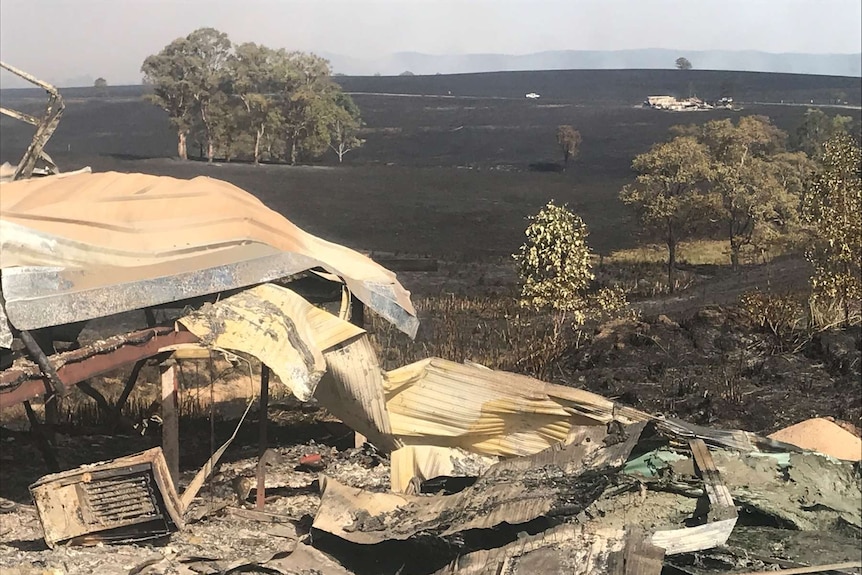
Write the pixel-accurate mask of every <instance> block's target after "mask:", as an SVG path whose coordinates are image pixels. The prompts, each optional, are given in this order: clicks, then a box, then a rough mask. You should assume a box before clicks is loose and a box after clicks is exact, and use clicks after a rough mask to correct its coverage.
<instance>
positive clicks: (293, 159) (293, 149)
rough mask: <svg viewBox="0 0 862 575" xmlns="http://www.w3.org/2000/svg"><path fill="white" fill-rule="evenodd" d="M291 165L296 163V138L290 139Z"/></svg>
mask: <svg viewBox="0 0 862 575" xmlns="http://www.w3.org/2000/svg"><path fill="white" fill-rule="evenodd" d="M290 165H291V166H295V165H296V140H295V139H294V140H291V141H290Z"/></svg>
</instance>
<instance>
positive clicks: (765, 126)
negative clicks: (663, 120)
mask: <svg viewBox="0 0 862 575" xmlns="http://www.w3.org/2000/svg"><path fill="white" fill-rule="evenodd" d="M786 139H787V134H785V133H784V132H783V131H781V130H779V129H778V128H776V127H775V126H774V125H773V124H772V122H771V121H770V120H769V118H767V117H765V116H745V117H743V118H740V119H739V121H738V122H737V124H735V125H734V123H733V122H732V121H731V120H713V121H711V122H707V123H706V124H705V125H704V126H703V128H702V136H701V140H702V142H703V143H704V144H705V145H706V146H707V148H708V150H709V153H710V161H711V164H712V173H713V177H712V186H711V190H712V191H713V192H715V194H716V201H717V204H718V207H719V210H718V217H719V218H720V219H721V221H722V223H723V225H724V226H725V229H726V234H727V236H726V237H727V238H728V241H729V243H730V260H731V265H732V266H733V269H734V270H736V269H738V267H739V259H740V258H739V256H740V252H741V250H742V248H743V247H744V246H747V245H753V244H760V245H761V246H762V245H763V244H764V243H766V242H768V241H770V240H772V239H774V238H775V237H777V235H778V234H779V233H780V232H781V231H782V230H784V229H788V228H789V227H791V226H792V224H793V223H795V221H796V220H797V218H796V214H798V209H799V195H798V192H799V188H798V185H796V186H794V185H793V182H792V181H791V177H792V176H793V174H798V169H799V167H798V166H797V165H795V163H798V162H799V161H800V160H801V159H800V158H798V157H794V156H792V155H791V156H783V155H779V154H783V153H784V152H785V141H786ZM785 172H788V174H785Z"/></svg>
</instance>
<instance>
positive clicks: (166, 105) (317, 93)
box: [141, 28, 363, 164]
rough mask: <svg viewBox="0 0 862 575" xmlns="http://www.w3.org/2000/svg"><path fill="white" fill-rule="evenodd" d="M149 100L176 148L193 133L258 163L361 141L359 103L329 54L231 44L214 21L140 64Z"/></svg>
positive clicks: (227, 154) (183, 153) (206, 144)
mask: <svg viewBox="0 0 862 575" xmlns="http://www.w3.org/2000/svg"><path fill="white" fill-rule="evenodd" d="M141 70H142V72H143V73H144V80H145V82H147V83H148V84H151V85H152V86H153V91H154V92H153V94H152V96H151V97H150V98H151V100H152V101H153V102H154V103H155V104H157V105H158V106H160V107H161V108H162V109H164V110H165V111H166V112H167V113H168V117H169V119H170V122H171V125H172V127H173V128H174V129H175V130H176V131H177V140H178V144H177V151H178V154H179V156H180V157H181V158H183V159H185V158H187V157H188V151H187V148H188V145H187V139H188V137H189V136H191V137H192V138H194V139H195V140H196V141H197V142H198V144H199V145H200V146H201V149H205V150H206V151H205V154H206V157H207V158H208V159H209V160H210V161H212V160H213V158H214V157H216V156H219V157H223V158H225V159H226V160H230V159H232V158H238V157H241V158H249V159H251V160H252V161H254V162H255V163H259V162H260V161H261V160H262V159H263V157H264V156H266V157H268V159H269V160H271V161H272V160H287V161H289V162H290V163H291V164H295V163H296V162H298V161H300V160H302V159H313V158H317V157H319V156H321V155H322V154H323V153H325V152H326V151H327V150H329V149H333V150H334V151H335V153H336V155H337V157H338V159H339V161H342V160H343V157H344V154H346V153H347V152H348V151H350V150H352V149H355V148H357V147H359V146H360V145H361V144H362V143H363V140H361V139H360V138H359V137H358V136H357V132H358V130H359V129H360V127H361V125H362V123H361V119H360V115H359V108H358V107H357V106H356V105H355V103H353V102H352V100H350V99H349V98H347V96H346V95H345V94H344V93H343V92H342V90H341V88H340V86H338V85H337V84H336V83H335V82H333V81H332V70H331V68H330V66H329V62H327V61H326V60H324V59H323V58H320V57H318V56H316V55H314V54H307V53H303V52H287V51H285V50H275V49H272V48H268V47H266V46H262V45H259V44H255V43H251V42H249V43H244V44H240V45H236V46H235V45H233V44H232V43H231V42H230V40H229V38H228V37H227V35H226V34H224V33H222V32H219V31H218V30H215V29H213V28H201V29H198V30H195V31H194V32H192V33H191V34H189V35H188V36H186V37H185V38H178V39H177V40H174V41H173V42H171V43H170V44H168V45H167V46H165V48H163V49H162V50H161V51H160V52H159V53H158V54H154V55H152V56H149V57H148V58H147V59H146V60H145V61H144V63H143V66H142V67H141Z"/></svg>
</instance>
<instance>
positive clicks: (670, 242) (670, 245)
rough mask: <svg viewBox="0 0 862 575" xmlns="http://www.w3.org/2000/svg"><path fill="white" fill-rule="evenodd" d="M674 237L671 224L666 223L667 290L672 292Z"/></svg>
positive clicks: (674, 257) (675, 241) (674, 253)
mask: <svg viewBox="0 0 862 575" xmlns="http://www.w3.org/2000/svg"><path fill="white" fill-rule="evenodd" d="M676 243H677V240H676V236H675V234H674V233H673V223H671V222H670V221H668V223H667V289H668V291H669V292H670V293H673V292H674V285H673V271H674V268H675V267H676Z"/></svg>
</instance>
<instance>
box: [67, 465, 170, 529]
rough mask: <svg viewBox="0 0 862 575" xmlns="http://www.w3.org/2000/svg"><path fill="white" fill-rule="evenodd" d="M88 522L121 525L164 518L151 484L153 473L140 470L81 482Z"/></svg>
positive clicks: (113, 525) (102, 525)
mask: <svg viewBox="0 0 862 575" xmlns="http://www.w3.org/2000/svg"><path fill="white" fill-rule="evenodd" d="M80 485H81V487H82V490H83V495H84V501H82V503H84V505H82V507H83V508H84V509H87V510H88V511H89V513H84V520H85V521H86V523H87V524H88V525H92V526H99V527H102V528H105V527H118V526H122V525H132V524H135V523H141V522H143V521H150V520H153V519H158V518H160V517H162V514H161V512H160V511H159V507H158V502H157V500H156V494H155V491H154V489H153V485H152V475H151V474H149V473H137V474H133V475H126V476H124V477H112V478H110V479H104V480H101V481H92V482H89V483H82V484H80Z"/></svg>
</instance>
